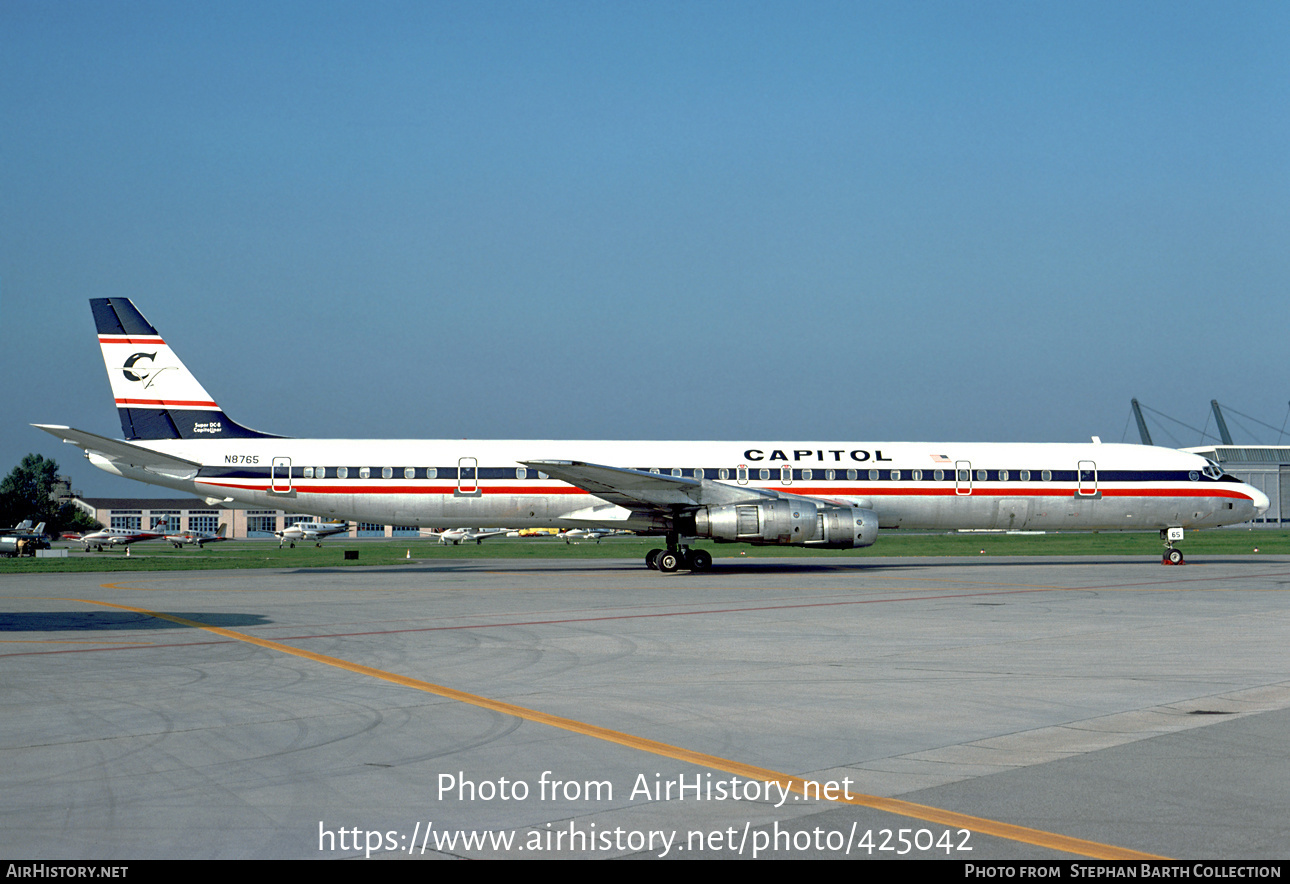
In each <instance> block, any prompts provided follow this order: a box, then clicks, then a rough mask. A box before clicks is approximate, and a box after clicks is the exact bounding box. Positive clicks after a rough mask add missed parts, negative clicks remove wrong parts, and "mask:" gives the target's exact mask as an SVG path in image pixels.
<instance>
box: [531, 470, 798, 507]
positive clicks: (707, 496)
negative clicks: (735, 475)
mask: <svg viewBox="0 0 1290 884" xmlns="http://www.w3.org/2000/svg"><path fill="white" fill-rule="evenodd" d="M523 463H524V465H525V466H529V467H532V468H533V469H535V470H540V471H541V472H543V473H546V474H547V475H548V476H551V477H552V478H554V479H559V480H560V481H561V482H568V483H569V484H570V485H576V486H577V487H579V488H581V489H582V490H584V491H588V492H590V493H591V494H594V495H595V496H596V497H599V498H602V499H604V500H607V501H609V502H610V503H614V504H617V505H618V506H621V507H623V508H625V509H629V510H633V511H635V512H646V513H662V514H669V513H672V512H675V511H676V510H678V509H682V510H685V509H692V508H694V507H700V506H723V505H725V504H731V503H747V502H749V501H752V500H764V499H766V498H777V497H779V496H780V495H779V493H778V492H775V491H771V490H768V489H764V488H752V487H750V486H745V485H728V484H726V483H724V482H714V481H712V480H711V479H691V478H685V477H682V476H665V475H662V474H661V473H648V472H645V471H643V470H629V469H625V468H623V467H607V466H601V465H600V464H594V463H584V462H582V461H576V460H526V461H524V462H523Z"/></svg>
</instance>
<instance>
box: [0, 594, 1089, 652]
mask: <svg viewBox="0 0 1290 884" xmlns="http://www.w3.org/2000/svg"><path fill="white" fill-rule="evenodd" d="M1078 588H1079V589H1082V588H1083V587H1078ZM1065 589H1067V587H1056V586H1055V587H1036V588H1034V589H995V590H987V591H977V592H960V593H944V594H941V595H917V596H897V597H895V598H882V599H848V600H846V601H839V602H797V603H794V604H784V605H754V606H749V607H744V608H706V609H704V610H701V611H666V612H657V613H650V614H605V615H602V616H599V617H565V618H562V619H558V620H513V621H506V622H503V623H474V624H462V625H459V626H418V627H411V628H408V629H377V630H369V631H367V632H327V633H317V634H309V635H286V636H278V637H276V638H274V639H273V641H276V642H288V641H310V640H312V639H332V638H355V637H358V636H368V635H402V634H404V633H409V632H447V631H452V630H460V629H507V628H511V627H517V626H559V625H562V624H566V623H600V622H604V621H608V620H648V619H652V618H659V617H699V616H706V615H708V614H744V613H757V612H761V611H789V610H793V609H797V608H831V607H839V606H845V605H878V604H886V603H888V602H919V601H937V600H943V599H962V598H976V597H978V596H992V595H1016V594H1019V593H1033V592H1056V591H1063V590H1065ZM81 640H82V641H83V640H84V639H81ZM228 643H231V642H218V641H203V642H175V643H170V644H165V645H157V644H137V645H133V644H132V645H121V646H117V647H110V648H66V649H64V650H57V651H19V652H17V653H13V654H0V658H3V657H26V656H34V655H37V654H87V653H91V652H93V651H132V650H140V649H143V650H152V649H154V648H179V647H188V646H190V645H192V646H196V645H217V644H228Z"/></svg>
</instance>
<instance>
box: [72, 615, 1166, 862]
mask: <svg viewBox="0 0 1290 884" xmlns="http://www.w3.org/2000/svg"><path fill="white" fill-rule="evenodd" d="M78 601H81V602H83V603H84V604H87V605H102V606H104V607H108V608H119V609H121V610H123V611H133V612H135V613H138V614H147V615H148V616H151V617H156V618H158V619H159V620H168V621H170V622H171V623H178V624H179V625H181V626H188V627H191V628H194V629H202V630H205V631H207V632H211V633H214V634H215V635H220V636H223V637H225V638H230V639H233V640H235V641H240V642H246V643H248V644H252V645H256V646H258V647H261V648H266V649H268V650H272V651H278V652H280V653H283V654H290V655H291V656H293V657H302V658H304V659H306V660H312V661H314V662H315V663H322V664H323V665H326V666H334V667H336V668H338V669H343V670H345V671H347V672H353V673H355V674H358V675H366V676H369V677H371V678H376V679H380V680H381V681H385V682H389V683H391V684H396V685H400V686H402V687H408V688H412V689H414V690H418V691H424V692H425V693H428V694H434V695H436V696H439V697H443V698H445V699H449V700H456V701H458V702H460V703H467V704H469V705H471V706H476V707H479V708H481V709H488V710H490V711H492V712H500V713H502V714H504V715H513V716H515V717H516V718H520V719H523V720H524V721H532V722H535V723H538V724H546V725H550V726H551V727H555V728H560V729H561V730H565V731H569V732H571V733H575V734H582V735H583V736H588V737H593V738H595V739H598V740H604V741H605V742H609V743H616V744H618V745H620V746H626V747H628V748H631V749H637V750H640V751H642V752H648V753H650V754H652V755H661V756H663V757H665V758H672V759H676V760H677V761H684V762H688V763H690V764H696V765H699V766H700V767H707V768H711V769H712V770H719V771H723V772H725V773H728V774H733V775H734V776H741V777H745V778H747V779H751V780H760V781H762V782H770V781H777V782H780V783H784V782H787V783H789V788H790V789H791V790H792V791H793V792H795V793H797V794H799V795H803V796H806V795H807V788H808V786H807V781H806V780H805V779H803V778H802V777H797V776H793V775H791V774H785V773H780V772H778V771H773V770H768V769H767V768H763V767H755V766H753V765H750V764H743V763H742V762H738V761H733V760H731V759H728V758H722V757H720V756H718V755H708V754H706V753H704V752H694V751H692V750H690V749H684V748H682V747H680V746H672V745H669V744H667V743H660V742H658V741H656V740H650V739H647V738H645V737H638V736H634V735H632V734H626V733H623V732H621V731H616V730H611V729H610V728H606V727H599V726H597V725H594V724H587V723H586V722H582V721H575V720H573V719H571V718H563V717H561V716H558V715H550V714H548V713H545V712H540V711H538V710H536V709H527V708H525V707H523V706H516V705H513V704H511V703H503V702H500V701H498V700H490V699H489V698H487V697H481V696H479V695H478V694H470V693H467V692H465V691H459V690H456V689H455V688H450V687H445V686H444V685H437V684H434V683H432V682H428V681H423V680H422V679H419V678H410V677H408V676H406V675H399V674H398V673H394V672H386V671H385V670H383V669H377V668H375V667H372V666H363V665H362V664H359V663H351V662H349V661H348V660H342V659H340V658H339V657H332V656H329V655H327V654H317V653H314V652H313V651H306V650H304V649H302V648H295V647H292V646H291V645H284V644H282V643H280V642H275V641H269V640H268V639H263V638H257V637H255V636H253V635H247V634H246V633H244V632H236V631H234V630H232V629H225V628H224V627H222V626H209V625H207V624H205V623H201V622H199V621H196V620H189V619H187V618H184V617H177V616H175V615H173V614H163V613H160V612H158V611H150V610H147V609H146V608H136V607H134V606H132V605H121V604H115V603H113V602H102V601H94V600H91V599H79V600H78ZM836 803H839V804H851V805H857V806H860V807H869V808H872V809H874V810H879V811H883V812H886V813H891V814H896V815H897V816H904V817H911V818H913V819H917V820H923V821H925V822H930V823H938V824H940V825H945V826H953V827H955V828H961V829H970V830H971V831H973V832H975V833H977V834H980V835H990V836H993V837H996V838H1003V839H1006V840H1009V841H1018V842H1021V843H1023V844H1031V845H1034V846H1037V847H1045V848H1050V849H1052V850H1059V851H1062V852H1064V853H1073V854H1078V855H1080V856H1086V857H1090V858H1092V859H1166V858H1167V857H1162V856H1156V855H1154V854H1150V853H1142V852H1140V851H1137V850H1129V849H1127V848H1124V847H1116V846H1115V845H1111V844H1102V843H1099V842H1097V841H1086V840H1084V839H1082V838H1071V837H1068V836H1066V835H1060V834H1057V833H1055V832H1045V831H1043V830H1041V829H1031V828H1028V827H1026V826H1017V825H1013V824H1012V823H1005V822H1000V821H998V820H990V819H985V818H984V817H976V816H970V815H968V814H964V813H957V812H955V811H952V810H944V809H941V808H938V807H930V806H928V805H925V804H915V803H914V802H911V801H902V800H900V799H898V798H883V797H881V796H878V795H864V794H854V793H853V794H851V796H850V798H846V797H842V798H839V799H838V800H837V802H836Z"/></svg>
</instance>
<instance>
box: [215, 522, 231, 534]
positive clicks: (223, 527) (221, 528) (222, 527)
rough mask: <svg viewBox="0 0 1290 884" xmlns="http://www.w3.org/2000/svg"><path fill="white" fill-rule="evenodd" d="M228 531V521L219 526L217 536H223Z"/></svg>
mask: <svg viewBox="0 0 1290 884" xmlns="http://www.w3.org/2000/svg"><path fill="white" fill-rule="evenodd" d="M227 533H228V522H225V523H223V524H222V525H220V526H219V530H218V531H216V532H215V536H216V537H223V536H224V535H225V534H227Z"/></svg>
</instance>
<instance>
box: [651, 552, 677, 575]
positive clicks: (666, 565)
mask: <svg viewBox="0 0 1290 884" xmlns="http://www.w3.org/2000/svg"><path fill="white" fill-rule="evenodd" d="M655 561H656V562H657V563H658V569H659V570H660V571H662V572H663V573H664V574H675V573H676V572H677V571H679V570H680V569H681V557H680V556H679V555H678V554H676V553H674V552H672V551H671V550H670V549H667V550H663V552H662V553H661V554H660V555H659V557H658V558H657V559H655Z"/></svg>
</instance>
